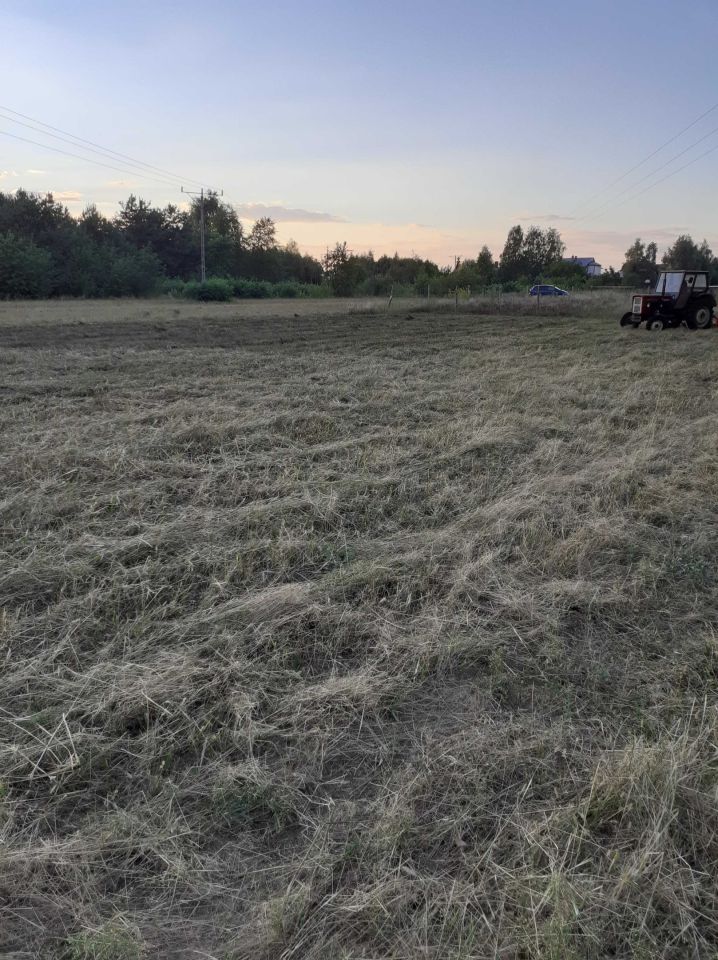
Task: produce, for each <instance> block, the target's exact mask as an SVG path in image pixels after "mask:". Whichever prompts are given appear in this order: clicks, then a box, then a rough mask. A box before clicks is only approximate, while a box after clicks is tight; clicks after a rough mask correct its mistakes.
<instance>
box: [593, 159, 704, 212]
mask: <svg viewBox="0 0 718 960" xmlns="http://www.w3.org/2000/svg"><path fill="white" fill-rule="evenodd" d="M716 150H718V143H717V144H716V145H715V146H713V147H711V148H710V150H706V151H705V153H701V154H699V155H698V156H697V157H694V158H693V159H692V160H689V161H688V163H684V164H683V166H682V167H678V168H677V169H676V170H671V172H670V173H667V174H666V176H665V177H661V178H660V180H656V181H655V182H654V183H649V184H648V186H647V187H644V189H643V190H639V191H638V193H635V194H634V195H633V196H632V197H628V198H627V199H626V200H619V202H618V203H617V204H614V206H618V207H622V206H623V205H624V204H625V203H630V202H631V201H632V200H636V199H637V198H638V197H642V196H643V194H644V193H648V191H649V190H652V189H653V188H654V187H657V186H658V185H659V184H661V183H665V182H666V180H670V178H671V177H674V176H675V175H676V174H677V173H681V172H682V171H683V170H687V169H688V167H692V166H693V164H694V163H698V161H699V160H703V159H704V158H705V157H707V156H709V155H710V154H711V153H715V152H716ZM611 209H613V207H609V208H608V210H611ZM608 210H604V211H603V212H602V213H599V214H595V215H594V216H592V217H590V218H589V219H592V220H596V219H598V218H599V217H602V216H604V215H605V214H606V213H608Z"/></svg>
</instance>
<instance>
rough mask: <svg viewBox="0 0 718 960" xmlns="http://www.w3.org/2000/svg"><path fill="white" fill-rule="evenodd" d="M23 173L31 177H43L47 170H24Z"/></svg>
mask: <svg viewBox="0 0 718 960" xmlns="http://www.w3.org/2000/svg"><path fill="white" fill-rule="evenodd" d="M25 173H29V174H30V176H31V177H44V176H45V174H46V173H47V170H33V169H30V170H26V171H25Z"/></svg>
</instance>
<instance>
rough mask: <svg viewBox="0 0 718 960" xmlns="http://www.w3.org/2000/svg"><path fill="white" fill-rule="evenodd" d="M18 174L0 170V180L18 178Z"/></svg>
mask: <svg viewBox="0 0 718 960" xmlns="http://www.w3.org/2000/svg"><path fill="white" fill-rule="evenodd" d="M18 176H20V174H19V173H18V172H17V170H0V180H9V179H10V177H18Z"/></svg>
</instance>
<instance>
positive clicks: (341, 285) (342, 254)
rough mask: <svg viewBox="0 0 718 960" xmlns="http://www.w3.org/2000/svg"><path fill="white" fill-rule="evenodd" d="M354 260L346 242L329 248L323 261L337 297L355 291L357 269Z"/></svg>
mask: <svg viewBox="0 0 718 960" xmlns="http://www.w3.org/2000/svg"><path fill="white" fill-rule="evenodd" d="M353 260H354V258H353V257H352V256H350V254H349V251H348V250H347V245H346V242H344V243H337V244H335V246H334V249H333V250H328V251H327V253H326V256H325V257H324V259H323V261H322V265H323V267H324V272H325V273H326V275H327V277H328V278H329V282H330V284H331V287H332V292H333V293H334V294H335V295H336V296H337V297H348V296H350V295H351V293H352V292H353V291H354V286H355V283H356V279H357V270H356V265H355V264H354V263H353V262H352V261H353Z"/></svg>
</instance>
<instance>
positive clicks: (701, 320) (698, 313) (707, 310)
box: [686, 303, 713, 330]
mask: <svg viewBox="0 0 718 960" xmlns="http://www.w3.org/2000/svg"><path fill="white" fill-rule="evenodd" d="M688 317H689V319H690V320H692V321H693V323H694V324H695V327H692V328H691V329H694V330H695V329H698V330H707V329H708V328H709V327H712V326H713V307H712V306H711V305H710V304H708V303H698V304H696V306H695V307H692V308H691V310H690V313H689V314H688ZM686 323H688V320H686ZM688 326H690V323H688Z"/></svg>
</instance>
